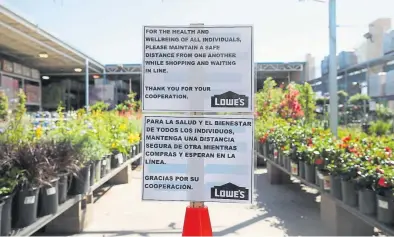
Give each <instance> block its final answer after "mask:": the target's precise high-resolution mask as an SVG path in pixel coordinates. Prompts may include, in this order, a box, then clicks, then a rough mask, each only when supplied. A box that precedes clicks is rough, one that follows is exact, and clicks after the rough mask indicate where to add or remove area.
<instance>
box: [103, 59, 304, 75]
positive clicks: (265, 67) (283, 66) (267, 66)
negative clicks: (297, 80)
mask: <svg viewBox="0 0 394 237" xmlns="http://www.w3.org/2000/svg"><path fill="white" fill-rule="evenodd" d="M304 64H305V63H303V62H294V63H255V71H257V72H296V71H303V70H304ZM141 70H142V65H141V64H109V65H105V72H106V74H107V75H117V74H118V75H119V74H136V75H139V74H141V73H142V71H141Z"/></svg>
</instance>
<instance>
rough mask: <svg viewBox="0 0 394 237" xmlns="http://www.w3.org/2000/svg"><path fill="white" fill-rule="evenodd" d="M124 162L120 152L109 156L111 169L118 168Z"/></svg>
mask: <svg viewBox="0 0 394 237" xmlns="http://www.w3.org/2000/svg"><path fill="white" fill-rule="evenodd" d="M123 162H124V157H123V154H122V153H119V152H118V153H114V154H112V156H111V169H115V168H118V167H119V166H120V165H121V164H123Z"/></svg>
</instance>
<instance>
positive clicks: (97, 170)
mask: <svg viewBox="0 0 394 237" xmlns="http://www.w3.org/2000/svg"><path fill="white" fill-rule="evenodd" d="M81 150H82V155H83V157H84V159H85V160H87V161H91V166H90V185H93V184H94V183H95V182H97V181H98V180H100V178H101V166H102V157H103V156H104V155H105V154H108V153H109V150H108V149H107V148H106V147H105V146H104V145H103V143H102V142H100V141H98V140H96V139H93V138H92V137H87V138H85V139H84V141H83V143H82V147H81Z"/></svg>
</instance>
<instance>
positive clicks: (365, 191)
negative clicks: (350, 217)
mask: <svg viewBox="0 0 394 237" xmlns="http://www.w3.org/2000/svg"><path fill="white" fill-rule="evenodd" d="M363 142H366V143H368V147H369V146H371V148H372V145H369V142H367V141H363ZM374 149H376V148H372V149H367V150H366V154H365V155H364V156H361V157H360V163H361V164H360V165H359V167H358V172H357V174H358V176H357V178H356V180H355V181H356V184H357V189H358V209H359V210H360V212H361V213H363V214H366V215H375V214H376V208H377V205H376V204H377V200H376V192H375V187H376V183H377V180H378V174H379V173H380V172H381V170H380V168H377V165H378V159H377V158H376V157H375V156H374V151H373V150H374Z"/></svg>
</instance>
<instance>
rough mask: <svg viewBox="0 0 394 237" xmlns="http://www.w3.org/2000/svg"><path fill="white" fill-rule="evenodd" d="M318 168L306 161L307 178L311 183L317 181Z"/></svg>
mask: <svg viewBox="0 0 394 237" xmlns="http://www.w3.org/2000/svg"><path fill="white" fill-rule="evenodd" d="M315 176H316V169H315V166H314V165H310V164H308V163H306V162H305V180H306V181H308V182H309V183H314V182H315Z"/></svg>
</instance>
